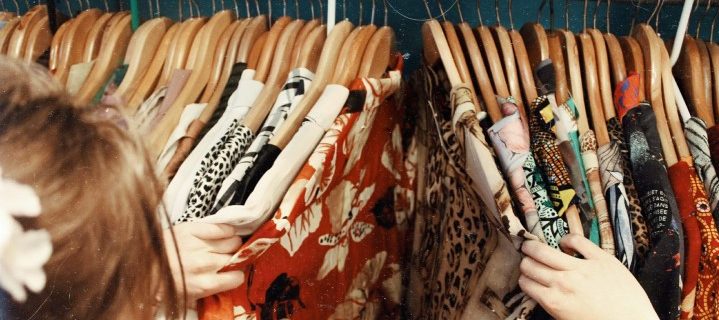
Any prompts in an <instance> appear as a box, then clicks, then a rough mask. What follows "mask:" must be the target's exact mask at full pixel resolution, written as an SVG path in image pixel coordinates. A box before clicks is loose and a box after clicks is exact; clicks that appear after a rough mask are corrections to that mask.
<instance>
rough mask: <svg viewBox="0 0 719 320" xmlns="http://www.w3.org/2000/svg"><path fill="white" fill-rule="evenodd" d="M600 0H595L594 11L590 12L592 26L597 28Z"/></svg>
mask: <svg viewBox="0 0 719 320" xmlns="http://www.w3.org/2000/svg"><path fill="white" fill-rule="evenodd" d="M601 2H602V1H601V0H597V4H596V5H595V6H594V12H592V28H594V29H596V28H597V13H598V11H599V4H600V3H601Z"/></svg>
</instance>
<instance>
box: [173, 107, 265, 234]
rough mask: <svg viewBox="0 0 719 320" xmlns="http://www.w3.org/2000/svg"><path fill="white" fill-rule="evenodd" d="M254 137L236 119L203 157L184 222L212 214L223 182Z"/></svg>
mask: <svg viewBox="0 0 719 320" xmlns="http://www.w3.org/2000/svg"><path fill="white" fill-rule="evenodd" d="M253 138H254V133H252V130H250V129H249V128H247V127H246V126H245V125H243V124H240V121H239V120H237V119H235V120H234V121H233V123H232V125H230V128H229V130H228V132H227V134H226V135H225V136H223V137H222V139H220V141H218V142H217V143H216V144H215V145H214V146H213V147H212V149H211V150H210V152H209V153H208V154H207V155H205V158H204V159H202V162H201V164H200V169H199V170H198V171H197V173H196V174H195V180H194V182H193V185H192V189H190V194H189V197H188V198H187V208H186V209H185V213H184V214H183V215H182V218H180V221H181V222H184V221H193V220H196V219H199V218H204V217H205V216H206V215H207V214H208V213H209V211H210V208H211V206H212V204H213V202H214V201H215V196H217V192H218V191H219V190H220V186H221V185H222V181H223V180H224V179H225V178H227V176H228V175H229V174H230V172H232V168H233V167H234V165H235V164H237V162H238V161H239V160H240V157H241V156H242V154H243V152H244V151H245V149H247V146H249V145H250V143H251V142H252V139H253Z"/></svg>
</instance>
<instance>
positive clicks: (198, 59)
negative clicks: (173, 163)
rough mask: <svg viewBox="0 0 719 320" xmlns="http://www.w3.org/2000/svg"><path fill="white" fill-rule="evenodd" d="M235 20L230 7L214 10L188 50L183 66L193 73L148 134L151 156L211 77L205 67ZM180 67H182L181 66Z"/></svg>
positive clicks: (155, 153) (160, 147)
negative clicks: (228, 8) (188, 54)
mask: <svg viewBox="0 0 719 320" xmlns="http://www.w3.org/2000/svg"><path fill="white" fill-rule="evenodd" d="M233 20H235V13H234V12H233V11H231V10H224V11H220V12H218V13H216V14H215V15H214V16H212V18H211V19H210V20H209V21H208V22H207V24H205V25H204V26H203V29H204V30H203V32H202V33H201V34H200V35H199V36H198V37H197V38H196V39H194V41H193V43H192V49H191V51H196V53H195V54H193V53H191V54H190V56H192V57H193V59H188V61H187V63H186V64H185V65H184V68H185V69H189V70H192V74H191V75H190V77H189V78H188V79H187V84H186V85H185V87H184V88H183V89H182V91H181V92H180V94H179V95H178V97H177V98H176V99H175V102H174V103H173V104H172V105H171V106H170V107H169V108H168V110H167V113H166V114H165V116H164V117H163V118H162V119H161V120H160V122H159V124H158V125H157V127H155V128H154V129H153V130H152V133H151V134H150V140H149V141H150V144H149V145H150V152H151V154H152V155H153V158H154V157H156V156H157V155H158V154H159V152H160V151H162V148H163V147H164V145H165V143H166V142H167V138H168V137H169V136H170V134H171V133H172V131H173V130H174V129H175V126H176V125H177V122H178V121H179V119H180V116H181V115H182V111H183V110H184V107H185V106H186V105H188V104H190V103H193V102H195V101H196V100H197V98H198V97H199V96H200V94H202V90H203V89H204V88H205V86H206V85H207V82H208V80H209V77H210V73H211V71H212V70H211V69H212V68H208V67H207V66H209V65H210V64H211V63H212V59H213V54H214V52H215V49H216V48H217V44H218V42H219V39H220V36H221V35H222V31H224V30H225V29H227V27H228V26H229V25H230V24H231V23H232V21H233ZM181 67H183V66H181Z"/></svg>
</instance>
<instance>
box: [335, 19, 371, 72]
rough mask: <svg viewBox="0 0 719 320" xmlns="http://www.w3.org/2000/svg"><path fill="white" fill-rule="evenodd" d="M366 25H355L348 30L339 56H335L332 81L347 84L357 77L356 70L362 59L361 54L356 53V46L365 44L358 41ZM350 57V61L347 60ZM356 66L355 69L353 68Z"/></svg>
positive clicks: (365, 29)
mask: <svg viewBox="0 0 719 320" xmlns="http://www.w3.org/2000/svg"><path fill="white" fill-rule="evenodd" d="M367 28H368V26H357V27H356V28H354V29H353V30H352V32H350V34H349V35H348V36H347V39H345V41H344V43H343V44H342V48H341V49H340V53H339V56H338V58H337V67H336V70H335V72H334V75H333V77H332V83H334V84H342V85H344V86H349V85H350V83H351V82H352V80H354V79H355V78H356V77H357V70H358V69H359V61H360V60H361V59H362V55H361V54H358V52H363V51H364V49H362V51H359V50H358V49H357V48H359V47H363V45H366V43H365V44H363V43H361V42H360V41H359V38H360V35H361V34H363V33H364V32H365V31H367ZM350 59H352V61H349V60H350ZM354 67H357V69H353V68H354Z"/></svg>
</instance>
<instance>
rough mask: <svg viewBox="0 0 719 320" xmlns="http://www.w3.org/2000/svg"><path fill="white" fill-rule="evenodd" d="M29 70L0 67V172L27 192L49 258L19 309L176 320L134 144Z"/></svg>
mask: <svg viewBox="0 0 719 320" xmlns="http://www.w3.org/2000/svg"><path fill="white" fill-rule="evenodd" d="M62 92H63V90H62V89H61V88H60V87H59V86H58V85H57V84H56V83H54V82H53V81H52V80H51V79H50V78H49V76H48V75H47V73H46V72H45V71H42V69H39V67H38V66H32V65H26V64H24V63H21V62H18V61H14V60H9V59H0V167H1V168H2V171H3V175H4V176H5V177H6V178H9V179H13V180H16V181H18V182H20V183H24V184H28V185H30V186H32V187H33V188H34V189H35V191H36V192H37V194H38V196H39V198H40V202H41V206H42V213H41V214H40V216H39V217H38V218H35V219H26V220H23V221H22V222H23V224H24V225H25V226H26V227H27V228H33V229H34V228H42V229H46V230H47V231H48V232H49V233H50V235H51V237H52V244H53V254H52V256H51V258H50V260H49V261H48V263H47V264H46V265H45V267H44V270H45V272H46V274H47V284H46V286H45V289H44V290H43V291H42V292H41V293H39V294H32V295H30V297H29V298H28V301H27V302H25V303H23V304H21V305H18V307H17V310H16V311H17V313H18V314H17V316H18V317H20V318H30V317H33V318H35V319H59V318H77V319H110V318H130V319H150V318H153V317H154V315H155V312H156V311H157V305H158V302H157V301H158V300H161V301H162V303H161V304H162V306H163V308H164V309H163V310H164V312H165V314H166V316H167V317H169V318H175V317H178V315H179V309H180V306H179V303H178V298H177V290H176V288H175V285H174V281H173V278H172V274H171V272H170V268H169V264H168V260H167V254H166V253H165V249H164V242H163V241H164V240H163V231H162V226H161V224H160V220H159V216H158V214H157V212H158V206H159V204H160V202H161V196H162V186H161V184H160V183H159V181H158V180H157V178H156V175H155V173H154V171H153V166H152V164H151V162H150V161H149V158H148V157H147V156H146V152H145V150H144V147H143V146H142V144H140V143H138V141H137V140H136V139H133V137H132V136H131V135H130V134H129V133H127V132H126V131H125V130H124V129H122V128H121V127H119V126H118V125H117V124H116V123H115V122H114V121H112V120H110V119H107V118H106V117H102V116H98V115H99V114H101V113H102V111H98V110H105V109H98V108H93V109H89V108H80V107H78V106H75V105H74V104H73V103H72V102H71V99H70V98H69V97H68V96H66V95H65V94H64V93H62Z"/></svg>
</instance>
